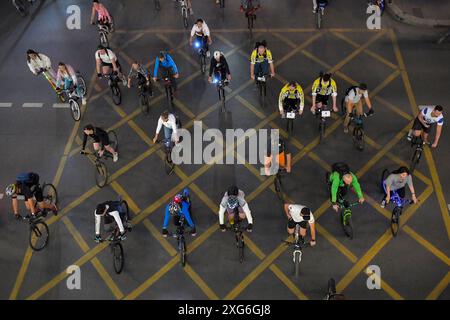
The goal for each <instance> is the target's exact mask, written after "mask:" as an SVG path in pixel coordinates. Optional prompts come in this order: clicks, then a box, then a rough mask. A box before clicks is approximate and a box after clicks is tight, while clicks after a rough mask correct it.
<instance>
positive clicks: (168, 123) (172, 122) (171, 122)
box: [156, 113, 178, 138]
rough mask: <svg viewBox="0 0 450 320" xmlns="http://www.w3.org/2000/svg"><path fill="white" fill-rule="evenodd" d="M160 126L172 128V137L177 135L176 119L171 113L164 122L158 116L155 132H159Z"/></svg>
mask: <svg viewBox="0 0 450 320" xmlns="http://www.w3.org/2000/svg"><path fill="white" fill-rule="evenodd" d="M162 126H164V127H166V128H169V129H172V130H173V131H172V134H173V136H174V138H177V137H178V128H177V119H176V118H175V116H174V115H173V114H171V113H169V119H168V120H167V121H166V122H164V121H163V120H162V118H161V117H159V119H158V127H157V128H156V134H159V132H160V131H161V129H162Z"/></svg>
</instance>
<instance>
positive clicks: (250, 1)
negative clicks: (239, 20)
mask: <svg viewBox="0 0 450 320" xmlns="http://www.w3.org/2000/svg"><path fill="white" fill-rule="evenodd" d="M260 7H261V5H260V3H259V0H241V6H240V11H241V12H245V17H246V18H248V15H249V14H253V13H255V12H256V10H258V9H259V8H260ZM255 18H256V16H255Z"/></svg>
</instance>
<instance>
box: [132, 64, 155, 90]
mask: <svg viewBox="0 0 450 320" xmlns="http://www.w3.org/2000/svg"><path fill="white" fill-rule="evenodd" d="M133 78H136V79H137V80H138V86H139V87H141V86H145V87H146V88H148V90H149V93H150V96H153V89H152V85H151V82H150V73H149V72H148V70H147V68H146V67H145V66H144V65H143V64H140V63H139V62H137V61H133V63H132V64H131V68H130V72H128V88H131V80H132V79H133Z"/></svg>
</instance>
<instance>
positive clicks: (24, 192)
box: [5, 172, 58, 219]
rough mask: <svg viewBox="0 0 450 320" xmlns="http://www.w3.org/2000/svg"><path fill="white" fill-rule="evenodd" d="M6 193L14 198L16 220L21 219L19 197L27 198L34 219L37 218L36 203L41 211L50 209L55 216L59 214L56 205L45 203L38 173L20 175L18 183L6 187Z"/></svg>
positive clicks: (27, 205) (28, 207)
mask: <svg viewBox="0 0 450 320" xmlns="http://www.w3.org/2000/svg"><path fill="white" fill-rule="evenodd" d="M5 193H6V195H7V196H8V197H11V198H12V208H13V213H14V217H15V218H16V219H19V218H21V215H20V214H19V202H18V200H17V196H23V197H24V198H25V206H26V208H27V209H28V210H29V211H30V212H31V216H32V217H35V215H36V213H37V208H36V202H37V205H38V208H39V209H41V210H43V209H49V210H51V211H52V212H53V214H54V215H55V216H56V215H57V214H58V208H57V207H56V206H55V205H54V204H52V203H45V202H44V195H43V194H42V188H41V186H40V184H39V175H38V174H37V173H34V172H25V173H20V174H19V175H18V176H17V178H16V182H15V183H13V184H10V185H8V186H7V187H6V191H5Z"/></svg>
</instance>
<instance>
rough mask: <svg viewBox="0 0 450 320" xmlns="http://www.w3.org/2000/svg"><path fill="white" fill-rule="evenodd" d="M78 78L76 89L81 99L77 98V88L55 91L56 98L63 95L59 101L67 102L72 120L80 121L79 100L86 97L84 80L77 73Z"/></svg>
mask: <svg viewBox="0 0 450 320" xmlns="http://www.w3.org/2000/svg"><path fill="white" fill-rule="evenodd" d="M77 78H78V86H77V88H78V89H79V91H80V94H81V97H79V96H78V93H77V88H75V87H73V86H72V88H69V89H62V90H59V91H58V90H57V94H58V97H59V96H60V95H63V96H64V97H60V98H59V99H60V100H64V101H68V104H69V108H70V114H71V115H72V118H73V120H75V121H80V119H81V108H80V105H79V103H78V100H79V99H80V98H83V97H84V96H85V95H86V82H85V80H84V78H83V77H82V76H81V75H80V74H79V72H78V71H77Z"/></svg>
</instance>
